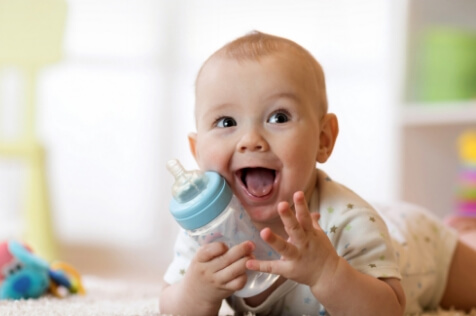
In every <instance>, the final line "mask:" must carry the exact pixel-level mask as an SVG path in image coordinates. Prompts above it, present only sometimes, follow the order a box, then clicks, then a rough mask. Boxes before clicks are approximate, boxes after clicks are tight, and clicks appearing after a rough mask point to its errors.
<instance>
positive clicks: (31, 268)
mask: <svg viewBox="0 0 476 316" xmlns="http://www.w3.org/2000/svg"><path fill="white" fill-rule="evenodd" d="M48 291H49V292H51V293H52V294H53V295H55V296H58V297H64V296H66V295H67V294H76V293H79V294H84V293H85V291H84V288H83V285H82V284H81V277H80V275H79V273H78V272H77V271H76V270H75V269H74V268H73V267H72V266H70V265H68V264H66V263H63V262H55V263H53V264H51V265H49V264H48V263H47V262H46V261H45V260H43V259H42V258H40V257H39V256H37V255H36V254H34V253H33V251H32V249H30V248H29V247H28V246H26V245H24V244H22V243H20V242H17V241H14V240H9V241H4V242H2V243H0V299H28V298H38V297H40V296H42V295H44V294H46V293H47V292H48Z"/></svg>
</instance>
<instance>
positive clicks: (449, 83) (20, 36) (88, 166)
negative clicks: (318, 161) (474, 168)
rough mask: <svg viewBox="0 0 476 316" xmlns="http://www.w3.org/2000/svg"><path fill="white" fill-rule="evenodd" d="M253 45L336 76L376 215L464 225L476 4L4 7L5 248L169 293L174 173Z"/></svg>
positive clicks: (342, 1)
mask: <svg viewBox="0 0 476 316" xmlns="http://www.w3.org/2000/svg"><path fill="white" fill-rule="evenodd" d="M251 30H260V31H262V32H267V33H272V34H275V35H279V36H283V37H288V38H290V39H292V40H294V41H296V42H298V43H299V44H301V45H302V46H304V47H305V48H307V49H308V50H309V51H310V52H311V53H312V54H313V55H314V56H315V57H316V58H317V59H318V60H319V61H320V63H321V64H322V65H323V68H324V71H325V73H326V77H327V87H328V97H329V104H330V111H332V112H334V113H336V114H337V115H338V117H339V121H340V135H339V138H338V143H337V145H336V148H335V152H334V154H333V157H332V158H331V159H330V161H329V162H328V163H326V165H324V166H322V168H323V169H325V170H326V171H327V172H328V173H329V174H330V175H331V176H332V177H333V178H334V179H336V180H338V181H340V182H343V183H345V184H346V185H348V186H349V187H351V188H352V189H353V190H354V191H356V192H357V193H358V194H360V195H362V196H363V197H364V198H366V199H368V200H369V201H379V202H387V203H391V202H393V201H395V200H401V199H404V200H407V201H410V202H415V203H419V204H422V205H424V206H426V207H428V208H430V209H431V210H432V211H433V212H435V214H437V215H438V216H440V217H442V216H444V215H445V214H448V213H450V212H452V211H453V210H454V209H455V196H456V194H455V192H456V191H455V187H457V186H458V172H459V170H460V167H461V164H462V163H463V164H464V161H463V162H462V160H464V159H463V158H465V159H466V160H468V159H469V160H470V159H471V157H467V156H465V157H463V158H462V157H461V156H460V155H459V153H460V149H461V147H459V143H458V139H459V138H460V137H461V135H462V134H463V133H464V132H466V131H468V130H470V129H472V128H476V101H475V99H476V2H474V1H471V0H456V1H446V0H413V1H397V0H392V1H381V0H367V1H359V2H356V1H351V0H338V1H324V0H319V1H315V0H295V1H284V0H272V1H271V0H261V1H251V0H243V1H219V0H210V1H193V0H176V1H166V0H136V1H126V0H121V1H117V0H100V1H97V0H94V1H93V0H41V1H33V0H0V238H1V239H6V238H12V237H13V238H23V236H27V240H28V239H29V241H31V242H33V243H35V242H36V243H37V244H38V248H39V249H40V252H42V253H44V255H45V256H46V257H48V258H54V257H59V258H61V259H63V260H66V261H69V262H71V263H72V264H73V265H75V266H76V267H77V268H78V269H79V270H80V271H81V272H83V273H85V274H99V275H103V276H107V277H117V276H121V277H131V278H141V279H144V280H153V281H155V280H158V281H160V280H161V276H162V273H163V271H164V269H165V267H166V266H167V264H168V262H169V261H170V260H171V258H172V247H173V242H174V239H175V235H176V233H177V231H178V226H177V224H175V222H174V221H173V219H172V218H171V216H170V215H169V212H168V203H169V199H170V197H171V191H170V188H171V185H172V177H171V176H170V175H169V174H168V172H167V171H166V169H165V163H166V161H167V160H169V159H171V158H179V159H180V160H181V161H182V163H183V165H184V166H185V167H187V168H190V169H191V168H195V167H196V165H195V162H194V161H193V158H192V157H191V155H190V154H189V151H188V142H187V134H188V133H189V132H190V131H193V130H194V118H193V103H194V99H193V93H194V80H195V75H196V74H197V71H198V69H199V67H200V66H201V63H202V62H203V61H204V60H205V59H206V58H207V57H208V56H209V55H210V54H211V53H213V52H214V51H215V50H216V49H218V48H220V47H221V46H222V45H224V44H225V43H227V42H229V41H231V40H232V39H234V38H236V37H238V36H241V35H243V34H245V33H247V32H249V31H251ZM475 160H476V158H475ZM40 240H41V242H40Z"/></svg>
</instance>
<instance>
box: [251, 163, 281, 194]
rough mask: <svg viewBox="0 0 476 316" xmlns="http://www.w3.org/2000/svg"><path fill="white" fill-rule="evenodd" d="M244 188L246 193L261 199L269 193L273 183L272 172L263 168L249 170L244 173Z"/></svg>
mask: <svg viewBox="0 0 476 316" xmlns="http://www.w3.org/2000/svg"><path fill="white" fill-rule="evenodd" d="M245 180H246V187H247V188H248V192H250V193H251V194H252V195H254V196H257V197H262V196H265V195H266V194H268V193H269V192H271V190H272V189H273V182H274V171H273V170H270V169H265V168H251V169H248V170H247V171H246V179H245Z"/></svg>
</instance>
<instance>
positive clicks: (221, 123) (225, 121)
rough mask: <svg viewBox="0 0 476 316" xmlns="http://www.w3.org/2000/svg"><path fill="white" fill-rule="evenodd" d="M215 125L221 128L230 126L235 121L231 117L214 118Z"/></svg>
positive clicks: (234, 124) (233, 124)
mask: <svg viewBox="0 0 476 316" xmlns="http://www.w3.org/2000/svg"><path fill="white" fill-rule="evenodd" d="M215 125H216V126H217V127H221V128H226V127H232V126H236V121H235V120H234V119H233V118H232V117H228V116H227V117H221V118H219V119H218V120H216V123H215Z"/></svg>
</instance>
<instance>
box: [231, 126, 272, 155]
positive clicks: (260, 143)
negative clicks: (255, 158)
mask: <svg viewBox="0 0 476 316" xmlns="http://www.w3.org/2000/svg"><path fill="white" fill-rule="evenodd" d="M268 149H269V146H268V142H267V141H266V139H265V138H264V137H263V135H261V133H259V132H258V131H256V130H252V131H249V132H247V133H246V134H244V135H243V137H241V139H240V141H239V142H238V144H237V150H238V151H239V152H245V151H266V150H268Z"/></svg>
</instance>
